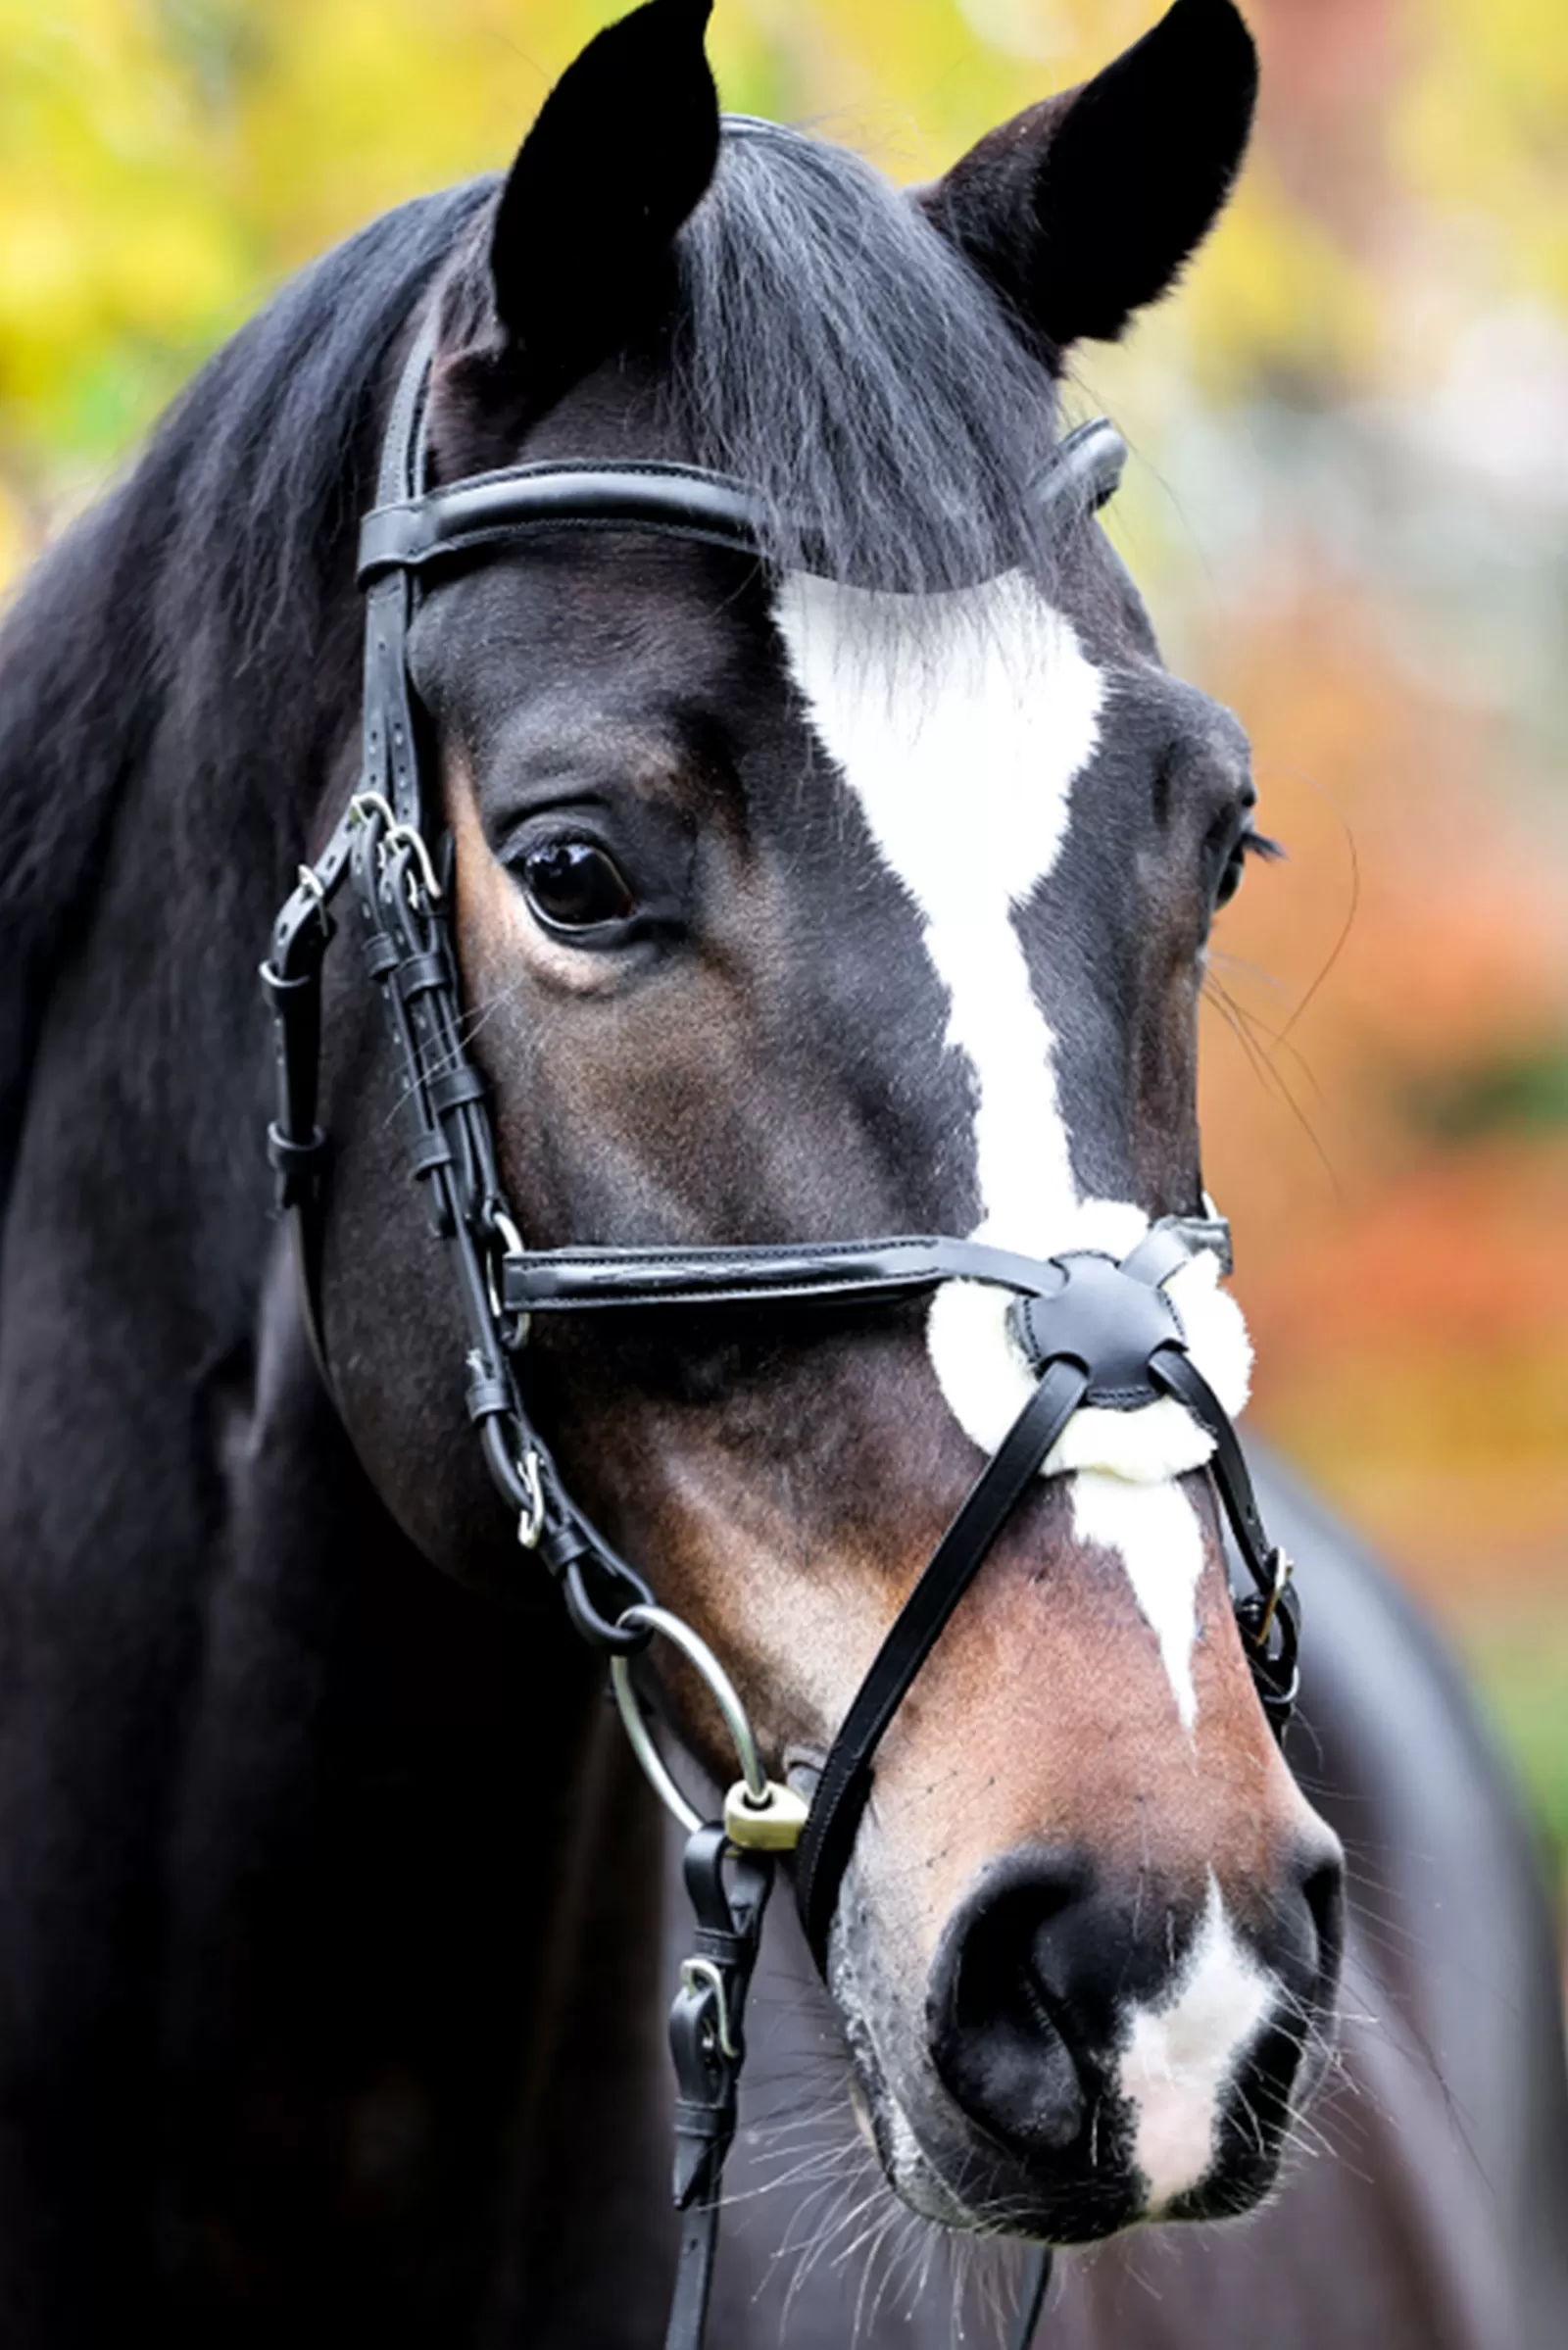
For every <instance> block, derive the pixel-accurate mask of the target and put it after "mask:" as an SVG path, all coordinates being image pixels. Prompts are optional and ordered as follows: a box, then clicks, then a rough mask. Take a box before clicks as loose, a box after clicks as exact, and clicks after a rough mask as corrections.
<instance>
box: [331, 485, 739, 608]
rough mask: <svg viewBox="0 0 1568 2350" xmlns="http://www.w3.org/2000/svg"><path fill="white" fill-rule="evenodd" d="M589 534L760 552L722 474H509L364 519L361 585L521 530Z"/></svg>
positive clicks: (475, 550)
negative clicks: (625, 534) (646, 534)
mask: <svg viewBox="0 0 1568 2350" xmlns="http://www.w3.org/2000/svg"><path fill="white" fill-rule="evenodd" d="M596 529H597V530H617V529H618V530H638V531H652V532H654V533H655V534H656V535H659V536H663V537H666V538H681V539H700V540H704V541H706V543H707V544H708V545H710V546H713V547H724V548H727V549H729V550H731V551H732V552H733V553H735V554H737V555H750V556H754V557H755V556H757V555H758V554H759V553H760V546H761V540H760V531H761V515H760V508H759V506H758V502H757V500H756V499H755V498H754V497H752V496H751V495H750V493H749V492H748V491H747V490H746V489H744V488H743V487H742V485H741V484H740V483H739V482H738V481H731V480H729V479H727V478H726V476H725V475H723V474H722V473H705V472H703V471H701V470H700V469H699V468H698V467H696V466H694V465H614V464H596V465H511V466H508V467H507V468H506V469H505V470H504V471H501V472H496V473H478V474H475V475H473V476H472V477H471V479H469V480H467V481H460V482H455V483H454V484H453V485H452V486H451V487H450V488H447V489H439V490H432V491H430V492H429V493H428V495H427V496H425V497H423V498H413V499H410V500H408V501H407V502H406V503H403V504H400V505H397V506H382V507H377V508H376V509H375V511H374V512H373V513H371V514H367V516H366V518H365V521H364V523H363V524H362V525H361V529H360V569H359V578H360V585H361V586H362V587H368V585H369V584H370V583H371V581H373V580H375V579H378V578H380V577H382V575H383V574H384V573H386V572H387V571H392V570H399V571H423V570H426V569H429V568H430V567H431V566H433V565H434V564H436V563H450V562H452V561H453V560H454V559H456V558H458V557H461V556H466V555H475V554H480V553H482V552H483V551H484V550H485V549H486V548H488V547H501V546H505V545H507V544H508V543H509V542H510V541H511V540H513V539H515V537H516V535H517V533H518V532H519V531H529V530H596Z"/></svg>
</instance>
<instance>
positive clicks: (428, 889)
mask: <svg viewBox="0 0 1568 2350" xmlns="http://www.w3.org/2000/svg"><path fill="white" fill-rule="evenodd" d="M349 812H350V814H351V815H353V816H355V817H357V818H358V820H359V821H360V823H362V824H368V822H369V821H370V818H371V816H377V817H379V818H380V821H381V824H382V826H383V827H384V830H383V835H382V838H381V840H380V841H379V842H378V843H377V844H376V846H377V848H378V850H379V852H380V857H381V870H382V871H383V873H384V872H385V870H386V865H387V860H388V858H389V857H391V855H392V852H393V850H394V849H407V850H408V852H409V854H410V856H411V857H413V858H414V860H415V862H416V864H417V866H418V868H419V883H420V886H421V888H422V889H423V891H424V894H425V896H426V898H428V899H429V901H430V904H431V905H432V906H439V905H440V903H441V895H442V893H441V884H440V882H439V881H438V880H437V879H436V873H435V865H434V863H433V862H432V860H431V857H430V852H429V850H428V849H427V848H426V847H425V841H424V835H423V833H422V832H420V831H418V830H417V827H416V826H415V825H413V824H404V823H402V822H401V821H400V820H399V818H398V816H397V814H396V812H395V810H394V809H393V807H392V804H391V802H390V801H389V800H388V799H387V798H386V796H385V794H384V793H381V792H356V793H355V795H354V797H353V799H352V800H351V801H350V802H349ZM415 911H416V912H417V911H418V907H417V905H416V906H415Z"/></svg>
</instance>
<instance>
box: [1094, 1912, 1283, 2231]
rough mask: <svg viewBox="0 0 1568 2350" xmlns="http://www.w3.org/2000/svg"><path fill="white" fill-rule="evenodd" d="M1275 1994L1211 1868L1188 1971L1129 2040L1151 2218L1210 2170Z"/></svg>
mask: <svg viewBox="0 0 1568 2350" xmlns="http://www.w3.org/2000/svg"><path fill="white" fill-rule="evenodd" d="M1277 1997H1278V1988H1277V1985H1276V1984H1275V1983H1273V1982H1272V1981H1271V1979H1270V1978H1269V1976H1268V1975H1267V1974H1266V1973H1265V1972H1264V1970H1263V1969H1262V1968H1261V1967H1260V1966H1259V1965H1258V1963H1257V1961H1256V1960H1255V1959H1254V1958H1253V1957H1252V1955H1251V1953H1250V1951H1249V1950H1248V1949H1247V1948H1246V1946H1245V1945H1244V1943H1243V1942H1242V1941H1241V1940H1240V1938H1239V1937H1238V1935H1237V1934H1236V1931H1235V1929H1234V1928H1233V1926H1232V1925H1231V1922H1230V1919H1229V1918H1228V1916H1227V1915H1226V1911H1225V1903H1224V1899H1223V1897H1222V1895H1221V1893H1220V1889H1219V1886H1218V1885H1217V1884H1216V1883H1215V1880H1214V1876H1213V1872H1212V1871H1210V1873H1209V1879H1208V1898H1207V1902H1206V1904H1205V1906H1204V1910H1203V1919H1202V1924H1201V1927H1200V1928H1199V1931H1198V1934H1197V1937H1196V1939H1195V1940H1194V1943H1193V1946H1192V1948H1191V1950H1190V1951H1189V1952H1188V1954H1187V1959H1186V1963H1185V1964H1184V1966H1183V1968H1182V1971H1181V1974H1180V1975H1179V1977H1178V1978H1177V1981H1176V1983H1174V1984H1173V1985H1172V1987H1171V1989H1170V1990H1169V1991H1168V1992H1167V1994H1166V1996H1165V1997H1164V1999H1162V2000H1161V2001H1160V2002H1159V2004H1158V2005H1157V2006H1154V2007H1138V2008H1135V2009H1134V2010H1133V2012H1132V2017H1131V2020H1130V2023H1129V2026H1128V2029H1127V2032H1126V2036H1125V2038H1124V2040H1123V2044H1122V2056H1121V2089H1122V2094H1123V2096H1124V2097H1125V2098H1126V2100H1127V2103H1128V2104H1129V2105H1130V2106H1131V2108H1132V2112H1133V2119H1134V2135H1133V2160H1134V2161H1135V2163H1136V2164H1137V2166H1138V2168H1139V2170H1140V2171H1141V2172H1142V2173H1143V2176H1144V2179H1145V2182H1146V2190H1147V2205H1146V2208H1147V2211H1148V2213H1149V2214H1150V2215H1151V2216H1152V2215H1154V2214H1157V2213H1158V2212H1160V2211H1163V2210H1165V2209H1166V2208H1167V2206H1169V2205H1170V2204H1172V2203H1174V2202H1175V2201H1176V2199H1177V2197H1178V2196H1180V2195H1185V2194H1190V2193H1191V2192H1192V2190H1193V2188H1194V2187H1196V2186H1198V2185H1199V2184H1200V2182H1201V2180H1202V2179H1203V2178H1204V2176H1205V2175H1206V2173H1207V2172H1208V2170H1209V2168H1210V2166H1211V2165H1212V2163H1213V2160H1214V2152H1215V2137H1216V2134H1217V2130H1218V2126H1219V2119H1220V2113H1221V2110H1222V2101H1223V2098H1224V2095H1225V2091H1226V2090H1227V2088H1228V2087H1229V2086H1230V2084H1231V2082H1232V2081H1234V2080H1235V2078H1236V2074H1237V2072H1238V2070H1239V2069H1240V2067H1241V2065H1242V2063H1243V2061H1244V2059H1245V2057H1246V2055H1247V2051H1248V2049H1249V2048H1250V2046H1251V2044H1252V2042H1253V2040H1254V2039H1255V2037H1256V2035H1257V2033H1258V2032H1259V2031H1260V2030H1261V2029H1262V2027H1263V2025H1264V2024H1265V2023H1266V2022H1267V2020H1268V2017H1269V2015H1270V2014H1271V2012H1272V2010H1273V2008H1274V2006H1275V2004H1276V2000H1277Z"/></svg>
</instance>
